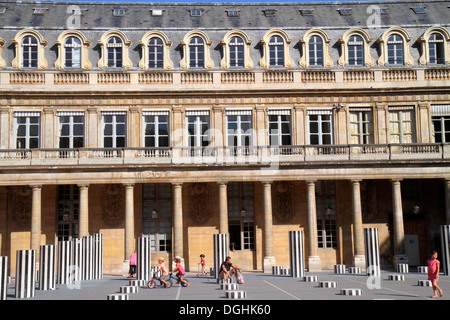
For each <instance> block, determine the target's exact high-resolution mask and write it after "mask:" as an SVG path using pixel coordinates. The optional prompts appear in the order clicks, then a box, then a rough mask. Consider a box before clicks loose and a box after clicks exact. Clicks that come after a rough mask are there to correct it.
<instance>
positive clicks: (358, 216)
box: [352, 180, 366, 270]
mask: <svg viewBox="0 0 450 320" xmlns="http://www.w3.org/2000/svg"><path fill="white" fill-rule="evenodd" d="M352 203H353V238H354V246H355V247H354V249H355V251H354V252H355V255H354V256H353V266H355V267H360V268H361V270H364V269H365V268H364V267H365V265H366V260H365V255H364V230H363V225H362V211H361V186H360V182H359V180H353V181H352Z"/></svg>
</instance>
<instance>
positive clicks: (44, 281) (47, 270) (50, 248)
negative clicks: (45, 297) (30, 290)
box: [38, 244, 56, 290]
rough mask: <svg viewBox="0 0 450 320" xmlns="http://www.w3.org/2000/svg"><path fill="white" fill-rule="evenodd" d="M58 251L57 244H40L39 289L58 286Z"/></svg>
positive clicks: (51, 288) (52, 288)
mask: <svg viewBox="0 0 450 320" xmlns="http://www.w3.org/2000/svg"><path fill="white" fill-rule="evenodd" d="M55 269H56V251H55V245H53V244H48V245H43V246H40V254H39V287H38V288H39V290H54V289H55V288H56V274H55V271H56V270H55Z"/></svg>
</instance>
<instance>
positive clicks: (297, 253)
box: [289, 230, 305, 278]
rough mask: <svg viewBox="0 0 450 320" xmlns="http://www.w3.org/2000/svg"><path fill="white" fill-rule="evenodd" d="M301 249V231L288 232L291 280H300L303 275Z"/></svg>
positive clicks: (303, 259)
mask: <svg viewBox="0 0 450 320" xmlns="http://www.w3.org/2000/svg"><path fill="white" fill-rule="evenodd" d="M303 247H304V246H303V231H301V230H297V231H289V253H290V256H289V261H290V263H291V266H290V271H291V273H290V274H291V277H292V278H301V277H303V276H304V275H305V258H304V250H303Z"/></svg>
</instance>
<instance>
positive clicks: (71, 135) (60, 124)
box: [57, 112, 86, 149]
mask: <svg viewBox="0 0 450 320" xmlns="http://www.w3.org/2000/svg"><path fill="white" fill-rule="evenodd" d="M57 117H58V147H59V148H60V149H65V148H68V149H78V148H84V146H85V140H86V139H85V129H86V124H85V121H86V119H85V115H84V112H68V113H65V112H60V113H57ZM63 117H68V118H69V122H61V120H62V118H63ZM74 117H81V118H82V119H81V120H82V122H76V121H75V119H74ZM64 125H67V126H68V129H69V134H68V135H64V136H63V135H62V130H63V126H64ZM77 125H81V126H82V134H81V135H78V134H75V133H74V131H75V130H74V128H75V126H77ZM80 137H81V138H82V140H83V141H82V145H81V146H75V143H74V139H76V138H80ZM61 138H67V139H68V141H69V146H68V147H61Z"/></svg>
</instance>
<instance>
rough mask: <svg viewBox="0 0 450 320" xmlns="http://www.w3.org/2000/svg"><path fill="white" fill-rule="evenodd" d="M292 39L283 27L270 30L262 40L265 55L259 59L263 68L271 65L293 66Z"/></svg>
mask: <svg viewBox="0 0 450 320" xmlns="http://www.w3.org/2000/svg"><path fill="white" fill-rule="evenodd" d="M290 43H291V39H290V38H289V36H288V34H287V33H286V32H284V31H283V30H281V29H272V30H269V31H268V32H267V33H266V34H265V35H264V38H263V39H262V40H261V41H260V44H261V45H262V48H263V56H262V58H261V60H260V61H259V65H260V66H261V67H262V68H269V67H285V68H290V67H293V65H294V61H293V60H292V58H291V57H290V55H289V44H290Z"/></svg>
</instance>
